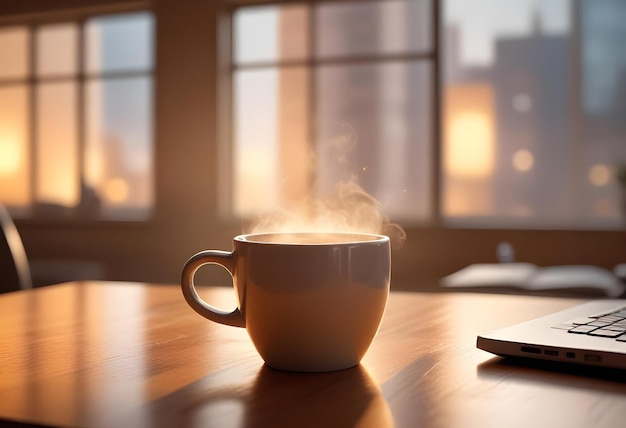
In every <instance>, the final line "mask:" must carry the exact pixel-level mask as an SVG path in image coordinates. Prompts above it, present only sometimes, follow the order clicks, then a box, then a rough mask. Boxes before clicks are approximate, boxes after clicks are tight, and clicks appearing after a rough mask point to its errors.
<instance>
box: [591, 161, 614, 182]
mask: <svg viewBox="0 0 626 428" xmlns="http://www.w3.org/2000/svg"><path fill="white" fill-rule="evenodd" d="M611 176H612V174H611V168H609V167H608V166H607V165H605V164H602V163H597V164H595V165H593V166H592V167H591V168H590V169H589V174H588V175H587V177H588V178H589V181H590V182H591V184H593V185H594V186H596V187H602V186H606V185H607V184H609V182H610V181H611Z"/></svg>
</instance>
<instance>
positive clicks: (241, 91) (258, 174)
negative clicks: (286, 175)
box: [233, 69, 278, 216]
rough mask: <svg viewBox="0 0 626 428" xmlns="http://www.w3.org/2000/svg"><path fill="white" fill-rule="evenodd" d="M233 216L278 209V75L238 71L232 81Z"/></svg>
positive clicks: (266, 72) (268, 72)
mask: <svg viewBox="0 0 626 428" xmlns="http://www.w3.org/2000/svg"><path fill="white" fill-rule="evenodd" d="M234 93H235V94H234V102H235V130H234V131H235V136H234V143H235V144H234V148H233V157H234V158H233V165H234V167H235V176H234V183H233V194H234V200H233V205H234V209H235V212H236V213H238V214H239V215H243V216H246V215H251V214H257V213H258V212H262V211H266V210H272V209H274V208H275V207H276V206H277V205H278V177H277V176H278V154H277V153H278V129H277V128H278V126H277V125H278V114H277V113H278V71H277V70H276V69H271V70H258V71H257V70H255V71H241V72H238V73H236V74H235V79H234Z"/></svg>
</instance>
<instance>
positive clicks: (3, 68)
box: [0, 27, 30, 79]
mask: <svg viewBox="0 0 626 428" xmlns="http://www.w3.org/2000/svg"><path fill="white" fill-rule="evenodd" d="M28 35H29V33H28V29H27V28H26V27H8V28H0V79H24V78H26V77H27V76H28V68H29V65H30V62H29V60H28V59H29V56H28V44H29V37H28Z"/></svg>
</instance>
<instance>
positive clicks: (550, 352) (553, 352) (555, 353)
mask: <svg viewBox="0 0 626 428" xmlns="http://www.w3.org/2000/svg"><path fill="white" fill-rule="evenodd" d="M543 353H544V354H546V355H549V356H551V357H558V356H559V351H556V350H554V349H546V350H544V351H543Z"/></svg>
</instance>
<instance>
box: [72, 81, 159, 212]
mask: <svg viewBox="0 0 626 428" xmlns="http://www.w3.org/2000/svg"><path fill="white" fill-rule="evenodd" d="M152 98H153V97H152V84H151V79H150V78H147V77H146V78H143V77H140V78H127V79H111V80H99V79H98V80H92V81H90V82H88V84H87V112H86V114H87V147H86V159H85V162H86V170H85V181H86V189H84V190H83V191H84V192H85V194H86V195H90V196H89V200H90V201H91V204H92V205H93V206H94V207H95V208H99V207H101V208H102V211H101V212H102V214H103V215H104V216H105V217H108V218H115V219H142V218H145V217H146V216H148V215H149V214H150V209H151V207H152V203H153V187H152V181H153V171H152V168H153V166H152V159H153V151H152V129H153V127H152ZM85 203H86V202H85V201H83V204H85ZM83 208H85V209H87V208H88V207H83Z"/></svg>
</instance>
